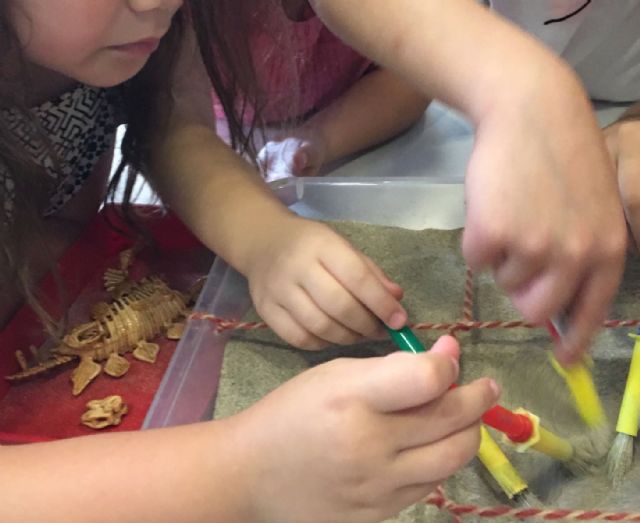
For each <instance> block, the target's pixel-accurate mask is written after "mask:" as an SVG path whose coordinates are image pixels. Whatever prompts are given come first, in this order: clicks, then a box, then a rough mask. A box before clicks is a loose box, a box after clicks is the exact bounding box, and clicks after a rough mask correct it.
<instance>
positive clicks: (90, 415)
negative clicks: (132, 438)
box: [80, 395, 129, 429]
mask: <svg viewBox="0 0 640 523" xmlns="http://www.w3.org/2000/svg"><path fill="white" fill-rule="evenodd" d="M127 412H129V408H128V407H127V404H126V403H124V401H122V396H117V395H114V396H107V397H106V398H103V399H101V400H91V401H89V402H88V403H87V411H86V412H85V413H84V414H83V415H82V417H81V418H80V419H81V421H82V424H83V425H86V426H87V427H90V428H92V429H104V428H105V427H110V426H112V425H120V423H121V422H122V416H124V415H125V414H126V413H127Z"/></svg>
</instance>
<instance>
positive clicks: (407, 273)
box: [214, 222, 640, 523]
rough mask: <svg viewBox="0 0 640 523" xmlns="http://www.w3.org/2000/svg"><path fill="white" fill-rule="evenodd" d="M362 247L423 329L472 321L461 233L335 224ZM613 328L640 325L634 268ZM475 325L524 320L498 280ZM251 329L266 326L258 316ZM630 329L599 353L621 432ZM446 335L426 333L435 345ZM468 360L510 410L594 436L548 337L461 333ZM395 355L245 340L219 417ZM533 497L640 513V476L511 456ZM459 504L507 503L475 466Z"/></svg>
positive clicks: (453, 491) (368, 348) (479, 289)
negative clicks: (338, 366) (308, 374)
mask: <svg viewBox="0 0 640 523" xmlns="http://www.w3.org/2000/svg"><path fill="white" fill-rule="evenodd" d="M332 225H333V226H334V227H335V228H336V229H337V230H338V231H339V232H340V233H341V234H343V235H344V236H345V237H347V238H348V239H349V240H350V241H351V242H352V243H353V244H354V245H356V246H357V247H359V248H360V249H362V250H363V251H364V252H365V253H366V254H368V255H369V256H371V258H373V259H374V260H375V261H376V262H377V263H378V264H379V265H380V266H381V267H382V268H383V269H384V270H385V271H386V272H387V273H388V274H389V275H391V276H392V277H393V278H394V279H395V280H396V281H397V282H398V283H400V284H401V285H402V286H403V288H404V289H405V298H404V301H403V303H404V305H405V307H406V308H407V310H408V312H409V315H410V320H411V321H413V322H454V321H459V320H461V319H462V314H463V313H462V307H463V298H464V282H465V272H466V268H465V264H464V261H463V258H462V255H461V252H460V234H461V232H460V231H438V230H424V231H409V230H405V229H398V228H394V227H383V226H374V225H367V224H359V223H343V222H337V223H334V224H332ZM627 265H628V266H627V271H626V274H625V281H624V283H623V285H622V286H621V290H620V293H619V296H618V297H617V299H616V303H615V306H614V308H613V310H612V311H611V314H610V315H609V317H610V318H623V319H632V318H633V319H635V318H640V304H639V303H638V300H637V299H636V297H637V296H639V295H640V294H639V292H638V291H639V290H640V277H638V276H640V265H639V264H638V263H637V262H635V261H632V260H630V261H629V262H628V264H627ZM473 291H474V306H473V312H474V318H475V319H479V320H511V319H519V316H518V314H517V312H516V311H515V310H514V309H513V308H512V306H511V305H510V303H509V301H508V299H507V298H506V297H505V296H504V295H503V294H501V292H500V291H498V290H497V289H496V287H495V286H494V284H493V282H492V280H491V278H490V277H489V276H488V275H483V274H481V275H477V276H476V277H475V280H474V288H473ZM247 318H248V319H256V316H255V313H253V312H252V313H250V314H249V315H248V317H247ZM629 332H630V329H628V328H627V329H615V330H613V329H609V330H606V331H603V332H602V333H601V334H600V335H599V336H598V338H597V340H596V342H595V344H594V346H593V357H594V361H595V377H596V381H597V386H598V389H599V391H600V393H601V397H602V400H603V402H604V404H605V407H606V410H607V414H608V416H609V419H610V423H611V426H612V427H613V426H614V425H615V421H616V417H617V411H618V406H619V402H620V399H621V395H622V391H623V390H624V384H625V380H626V372H627V367H628V362H629V358H630V355H631V350H632V348H633V340H631V339H629V338H628V337H627V334H628V333H629ZM440 334H442V333H441V332H432V331H420V332H419V333H418V335H419V336H420V338H421V340H422V341H423V342H424V343H425V344H426V345H427V346H429V345H431V344H432V343H433V342H434V341H435V339H437V337H438V336H439V335H440ZM458 338H459V340H460V342H461V345H462V349H463V355H462V359H461V379H460V381H461V382H466V381H470V380H472V379H474V378H476V377H480V376H491V377H494V378H495V379H496V380H497V381H498V382H499V383H500V384H501V386H502V388H503V395H502V399H501V404H503V405H504V406H506V407H510V408H515V407H524V408H527V409H529V410H531V411H532V412H534V413H536V414H537V415H539V416H540V417H541V419H542V420H543V423H544V425H545V426H546V427H548V428H550V429H551V430H553V431H555V432H557V433H558V434H560V435H562V436H565V437H569V438H574V439H576V440H579V438H580V437H582V436H583V435H584V432H585V428H584V425H583V423H582V422H581V421H580V419H579V418H578V416H577V415H576V413H575V410H574V408H573V406H572V402H571V399H570V397H569V395H568V392H567V389H566V386H565V385H564V383H563V381H562V380H561V379H560V378H559V377H558V376H557V375H556V373H555V371H553V370H552V368H551V366H550V365H549V362H548V357H547V349H549V348H550V347H551V342H550V339H549V337H548V335H547V334H546V332H544V331H543V330H539V329H524V328H520V329H510V330H506V329H500V330H482V331H479V330H476V331H472V332H461V333H458ZM392 350H394V347H393V346H392V345H391V344H390V343H389V342H373V343H364V344H361V345H357V346H351V347H344V348H336V349H328V350H326V351H324V352H320V353H309V352H304V351H299V350H295V349H292V348H290V347H287V346H286V345H285V344H284V343H282V342H281V341H279V340H278V339H277V338H276V337H275V335H274V334H273V333H272V332H271V331H266V330H260V331H250V332H236V333H235V334H234V337H233V339H232V340H231V341H230V342H229V343H228V345H227V347H226V351H225V357H224V364H223V369H222V376H221V379H220V388H219V392H218V399H217V404H216V406H215V412H214V416H215V417H216V418H220V417H225V416H229V415H232V414H234V413H236V412H238V411H240V410H242V409H244V408H246V407H248V406H249V405H251V404H253V403H255V402H256V401H258V400H259V399H260V398H261V397H263V396H264V395H265V394H266V393H268V392H269V391H271V390H272V389H274V388H276V387H277V386H278V385H280V384H281V383H283V382H284V381H286V380H288V379H289V378H291V377H292V376H294V375H296V374H297V373H299V372H301V371H303V370H305V369H307V368H309V367H311V366H313V365H317V364H319V363H322V362H325V361H327V360H330V359H333V358H336V357H340V356H349V357H367V356H375V355H382V354H385V353H387V352H389V351H392ZM503 449H505V450H506V452H507V454H508V455H509V456H510V458H511V459H512V463H513V464H514V465H515V466H516V467H517V469H518V470H519V472H520V473H521V475H522V476H523V477H524V478H525V479H526V480H527V482H528V483H529V487H530V490H531V491H532V492H533V493H535V495H536V496H538V497H539V498H540V499H541V500H542V502H543V503H544V504H545V505H550V506H557V507H567V508H576V509H587V508H600V509H608V510H632V511H636V510H638V509H640V496H638V495H637V494H638V487H640V483H639V480H640V466H634V469H633V470H632V471H631V473H630V474H629V476H628V479H627V481H626V482H625V484H624V485H623V486H622V487H620V488H618V489H615V490H614V489H612V488H611V486H610V484H609V483H608V481H607V479H606V475H605V473H604V471H602V473H600V474H597V475H595V476H588V477H574V476H572V475H570V474H569V473H568V472H567V471H566V470H565V469H564V467H563V466H561V465H560V464H558V463H557V462H554V461H553V460H551V459H550V458H547V457H546V456H543V455H541V454H538V453H535V452H531V453H525V454H516V453H514V452H512V451H511V450H509V449H508V448H505V447H504V445H503ZM444 486H445V490H446V493H447V495H448V497H449V498H452V499H454V500H455V501H457V502H460V503H472V504H478V505H486V506H492V505H497V504H503V503H506V502H507V500H506V498H505V497H504V496H503V495H502V494H501V493H499V492H497V491H496V489H495V487H494V485H493V484H492V482H491V481H488V480H487V475H486V473H485V472H484V470H483V468H482V465H480V464H479V463H478V462H477V460H474V461H473V462H472V463H471V464H470V465H469V466H468V467H466V468H465V469H464V470H462V471H461V472H459V473H458V474H456V475H455V476H454V477H452V478H451V479H450V480H448V481H447V482H446V484H445V485H444ZM449 520H450V517H449V516H448V515H446V514H443V513H438V511H437V510H436V509H435V508H434V507H431V506H425V505H422V504H420V505H416V506H413V507H410V508H409V509H407V510H405V511H404V512H403V513H401V514H399V515H398V516H397V517H396V518H394V519H392V520H389V522H394V523H409V522H411V523H420V522H426V521H429V522H432V521H449Z"/></svg>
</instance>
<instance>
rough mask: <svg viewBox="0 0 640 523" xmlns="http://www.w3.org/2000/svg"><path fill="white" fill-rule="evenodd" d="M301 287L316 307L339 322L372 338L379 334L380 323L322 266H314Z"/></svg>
mask: <svg viewBox="0 0 640 523" xmlns="http://www.w3.org/2000/svg"><path fill="white" fill-rule="evenodd" d="M303 288H304V289H305V290H306V291H307V292H308V293H309V295H310V296H311V297H312V299H313V300H314V301H315V303H317V305H318V307H320V309H322V310H323V311H325V312H326V313H327V314H328V315H329V316H331V317H332V318H333V319H334V320H336V321H337V322H339V323H340V324H342V325H344V326H346V327H347V328H348V329H350V330H351V331H354V332H357V333H359V334H360V335H362V336H365V337H368V338H372V337H374V336H376V335H379V334H380V331H381V327H382V325H381V323H380V320H378V319H377V318H376V317H375V316H374V315H373V314H371V312H370V311H369V310H368V309H366V308H365V307H364V305H362V304H361V303H360V302H359V301H358V300H356V299H355V298H354V296H353V295H352V294H351V293H350V292H349V291H348V290H347V289H345V288H344V287H343V286H342V285H341V284H340V283H339V282H338V281H337V280H336V279H335V278H334V277H333V276H332V275H331V274H329V273H328V272H327V271H326V270H325V269H324V267H321V266H318V267H314V268H313V269H312V270H311V271H310V273H309V275H308V276H307V277H305V279H304V282H303Z"/></svg>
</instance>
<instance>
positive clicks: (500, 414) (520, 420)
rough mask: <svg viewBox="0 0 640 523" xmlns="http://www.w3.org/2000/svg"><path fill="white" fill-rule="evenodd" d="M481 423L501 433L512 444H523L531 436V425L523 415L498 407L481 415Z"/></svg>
mask: <svg viewBox="0 0 640 523" xmlns="http://www.w3.org/2000/svg"><path fill="white" fill-rule="evenodd" d="M482 421H483V422H484V423H485V424H486V425H489V427H492V428H494V429H496V430H497V431H500V432H502V433H503V434H504V435H505V436H507V438H509V439H510V440H511V441H513V442H514V443H524V442H525V441H529V439H530V438H531V436H533V423H531V420H530V419H529V418H528V417H527V416H525V415H524V414H517V413H515V412H511V411H510V410H509V409H505V408H504V407H501V406H500V405H496V406H495V407H491V408H490V409H489V410H488V411H487V412H485V413H484V414H483V415H482Z"/></svg>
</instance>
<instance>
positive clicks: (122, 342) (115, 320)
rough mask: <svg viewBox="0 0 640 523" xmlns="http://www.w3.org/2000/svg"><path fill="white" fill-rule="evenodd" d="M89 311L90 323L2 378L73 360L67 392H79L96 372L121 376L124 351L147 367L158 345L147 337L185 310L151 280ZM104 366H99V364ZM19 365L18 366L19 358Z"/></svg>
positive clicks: (176, 295)
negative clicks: (46, 355)
mask: <svg viewBox="0 0 640 523" xmlns="http://www.w3.org/2000/svg"><path fill="white" fill-rule="evenodd" d="M104 305H105V304H100V307H98V308H97V309H98V310H97V311H96V310H95V309H96V308H94V314H95V316H94V320H93V321H91V322H88V323H83V324H81V325H78V326H76V327H74V328H72V329H71V331H70V332H69V333H68V334H67V335H66V336H65V337H64V338H63V339H62V343H61V344H60V345H58V346H56V347H54V348H53V349H51V356H50V358H48V359H47V360H45V361H42V362H39V363H38V364H36V365H34V366H32V367H27V368H24V369H23V370H22V371H21V372H18V373H17V374H14V375H12V376H8V377H7V379H8V380H9V381H21V380H25V379H29V378H31V377H34V376H37V375H39V374H42V373H43V372H45V371H47V370H49V369H51V368H53V367H57V366H58V365H61V364H63V363H67V362H69V361H71V360H72V359H75V358H79V359H80V364H79V365H78V367H77V368H76V369H75V370H74V371H73V373H72V374H71V381H72V382H73V394H74V395H76V396H77V395H78V394H80V393H81V392H82V391H83V390H84V389H85V388H86V387H87V385H89V383H91V381H92V380H93V379H95V377H96V376H98V374H100V372H101V371H102V370H104V371H105V372H106V373H107V374H108V375H110V376H113V377H120V376H122V375H124V374H125V373H126V372H127V370H128V369H129V362H128V361H127V360H126V359H125V358H124V357H123V355H124V354H126V353H127V352H133V356H134V357H135V358H136V359H139V360H141V361H146V362H149V363H153V362H155V360H156V356H157V354H158V350H159V347H158V345H156V344H155V343H149V342H148V341H147V340H150V339H153V338H155V337H156V336H158V335H159V334H161V333H163V332H165V331H166V330H167V329H169V328H171V327H172V326H173V323H174V321H176V320H179V319H180V318H182V317H183V316H184V315H185V313H186V312H187V310H186V309H187V307H186V297H185V296H184V295H183V294H182V293H181V292H179V291H176V290H173V289H171V288H170V287H169V286H168V285H167V284H166V283H165V282H164V281H163V280H162V279H160V278H159V277H156V276H152V277H150V278H145V279H143V280H141V281H139V282H136V283H132V284H131V286H130V287H129V290H128V291H127V292H126V293H125V294H123V295H122V296H121V297H120V298H118V299H116V300H114V301H113V302H112V303H111V304H109V305H108V309H107V308H105V306H104ZM105 361H106V363H105V365H104V367H102V366H101V365H100V362H105ZM22 363H24V358H23V361H22Z"/></svg>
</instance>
